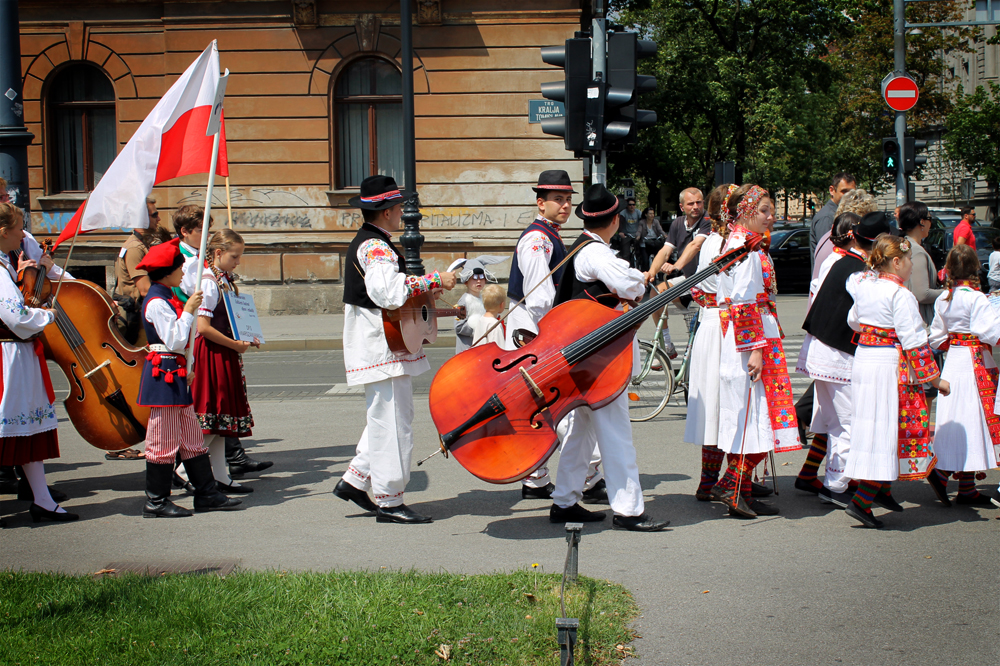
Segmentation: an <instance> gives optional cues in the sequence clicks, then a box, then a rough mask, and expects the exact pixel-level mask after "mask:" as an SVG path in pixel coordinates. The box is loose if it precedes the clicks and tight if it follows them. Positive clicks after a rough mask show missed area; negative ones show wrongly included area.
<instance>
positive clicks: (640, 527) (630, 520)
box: [611, 514, 670, 532]
mask: <svg viewBox="0 0 1000 666" xmlns="http://www.w3.org/2000/svg"><path fill="white" fill-rule="evenodd" d="M669 524H670V521H669V520H655V519H653V518H650V517H649V516H647V515H646V514H642V515H641V516H619V515H617V514H615V517H614V519H613V520H612V521H611V527H612V529H616V530H629V531H630V532H659V531H661V530H665V529H667V525H669Z"/></svg>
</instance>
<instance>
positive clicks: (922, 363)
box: [844, 234, 950, 528]
mask: <svg viewBox="0 0 1000 666" xmlns="http://www.w3.org/2000/svg"><path fill="white" fill-rule="evenodd" d="M868 266H869V267H870V268H871V271H869V272H867V273H865V274H864V275H863V276H862V277H861V279H858V280H851V281H850V282H849V283H848V287H847V290H848V292H849V293H850V294H851V297H852V298H853V299H854V305H853V306H852V307H851V310H850V312H849V313H848V318H847V321H848V324H850V326H851V328H852V329H854V330H855V331H858V333H860V335H859V336H858V351H857V353H856V354H855V355H854V366H853V368H852V370H851V399H852V407H851V453H850V455H849V456H848V458H847V465H846V466H845V469H844V474H845V475H846V476H848V477H850V478H852V479H857V480H858V481H859V484H858V490H857V492H856V493H855V494H854V498H853V499H852V500H851V502H850V503H849V504H848V506H847V509H846V510H845V511H846V512H847V515H849V516H851V517H852V518H854V519H855V520H857V521H858V522H860V523H861V524H862V525H864V526H865V527H873V528H877V527H881V526H882V522H881V521H880V520H878V519H877V518H875V516H874V515H873V514H872V511H871V505H872V501H873V500H874V499H875V497H876V495H878V493H879V491H880V490H881V489H882V486H883V485H884V484H886V483H890V482H892V481H895V480H896V479H898V478H903V479H923V478H926V477H927V475H928V474H929V473H930V471H931V470H932V469H933V468H934V465H935V462H936V460H935V458H934V453H933V452H932V450H931V444H930V437H929V423H928V413H927V401H926V399H925V398H924V392H923V390H922V389H921V387H920V384H925V383H928V382H929V383H930V384H931V385H932V386H934V387H935V388H936V389H938V391H939V392H940V393H941V394H942V395H948V393H949V391H950V386H949V384H948V382H947V381H946V380H944V379H941V377H940V372H939V371H938V366H937V363H935V361H934V355H933V353H932V352H931V348H930V346H929V345H928V344H927V332H926V331H925V330H924V323H923V319H922V318H921V317H920V308H919V307H918V305H917V299H916V297H914V295H913V294H912V293H911V292H910V291H909V290H908V289H907V288H906V287H904V286H903V283H905V282H906V280H907V279H908V278H909V277H910V273H911V272H912V271H913V261H912V260H911V259H910V241H908V240H905V239H900V238H896V237H894V236H889V235H887V234H882V235H881V236H879V238H878V240H877V241H875V245H874V247H873V248H872V251H871V254H870V255H869V257H868Z"/></svg>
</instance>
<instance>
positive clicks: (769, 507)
mask: <svg viewBox="0 0 1000 666" xmlns="http://www.w3.org/2000/svg"><path fill="white" fill-rule="evenodd" d="M748 506H749V507H750V510H751V511H753V512H754V513H756V514H757V515H758V516H777V515H778V514H779V513H781V511H780V510H779V509H778V507H776V506H774V505H773V504H768V503H767V502H761V501H760V500H756V499H755V500H751V501H750V504H749V505H748Z"/></svg>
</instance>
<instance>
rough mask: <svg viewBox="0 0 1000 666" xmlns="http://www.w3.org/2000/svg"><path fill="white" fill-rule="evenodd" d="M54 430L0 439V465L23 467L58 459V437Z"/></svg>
mask: <svg viewBox="0 0 1000 666" xmlns="http://www.w3.org/2000/svg"><path fill="white" fill-rule="evenodd" d="M56 433H57V431H56V429H55V428H53V429H52V430H46V431H45V432H37V433H35V434H34V435H22V436H19V437H0V465H3V466H4V467H10V466H11V465H23V464H24V463H30V462H39V461H41V460H50V459H52V458H58V457H59V435H58V434H56Z"/></svg>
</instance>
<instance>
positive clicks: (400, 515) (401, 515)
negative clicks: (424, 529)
mask: <svg viewBox="0 0 1000 666" xmlns="http://www.w3.org/2000/svg"><path fill="white" fill-rule="evenodd" d="M433 520H434V519H433V518H431V517H430V516H421V515H420V514H419V513H415V512H414V511H413V509H411V508H410V507H408V506H406V505H405V504H400V505H399V506H390V507H382V506H380V507H378V509H377V510H376V511H375V521H376V522H379V523H405V524H410V523H413V524H418V523H429V522H431V521H433Z"/></svg>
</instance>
